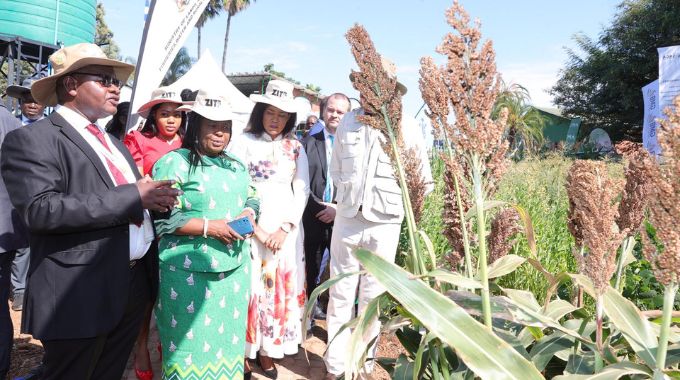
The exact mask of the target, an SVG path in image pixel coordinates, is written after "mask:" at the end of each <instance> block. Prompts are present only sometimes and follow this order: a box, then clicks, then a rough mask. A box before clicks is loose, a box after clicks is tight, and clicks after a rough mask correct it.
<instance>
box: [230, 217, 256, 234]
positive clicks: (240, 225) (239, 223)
mask: <svg viewBox="0 0 680 380" xmlns="http://www.w3.org/2000/svg"><path fill="white" fill-rule="evenodd" d="M227 224H229V227H231V228H232V229H233V230H234V231H236V233H237V234H239V235H241V236H243V237H246V236H248V235H250V234H252V233H253V232H255V230H254V229H253V225H252V224H251V223H250V219H248V217H247V216H244V217H243V218H238V219H234V220H232V221H231V222H229V223H227Z"/></svg>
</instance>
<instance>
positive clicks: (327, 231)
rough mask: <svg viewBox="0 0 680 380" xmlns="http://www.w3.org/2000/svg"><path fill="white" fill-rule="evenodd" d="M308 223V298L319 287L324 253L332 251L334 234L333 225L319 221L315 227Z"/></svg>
mask: <svg viewBox="0 0 680 380" xmlns="http://www.w3.org/2000/svg"><path fill="white" fill-rule="evenodd" d="M310 224H311V223H306V224H305V225H304V227H305V242H304V248H305V267H306V268H305V270H306V273H305V275H306V279H307V296H308V297H309V295H310V294H312V292H313V291H314V289H315V288H316V286H317V285H318V284H317V282H316V280H317V278H318V277H319V267H320V266H321V259H322V258H323V252H324V251H325V250H326V249H328V251H329V252H330V249H331V236H332V234H333V224H326V223H322V222H321V221H317V222H316V223H314V225H310Z"/></svg>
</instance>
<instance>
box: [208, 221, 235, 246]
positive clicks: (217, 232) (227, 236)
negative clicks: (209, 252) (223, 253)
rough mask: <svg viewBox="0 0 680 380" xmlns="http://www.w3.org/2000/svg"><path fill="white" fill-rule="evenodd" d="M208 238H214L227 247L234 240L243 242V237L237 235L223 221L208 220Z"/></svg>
mask: <svg viewBox="0 0 680 380" xmlns="http://www.w3.org/2000/svg"><path fill="white" fill-rule="evenodd" d="M207 223H208V236H210V237H212V238H215V239H217V240H219V241H221V242H222V243H224V244H225V245H229V244H231V243H233V242H234V241H236V240H243V239H244V238H243V236H241V235H239V234H238V233H237V232H236V231H234V229H233V228H231V227H230V226H229V224H227V221H226V220H225V219H216V220H209V221H208V222H207Z"/></svg>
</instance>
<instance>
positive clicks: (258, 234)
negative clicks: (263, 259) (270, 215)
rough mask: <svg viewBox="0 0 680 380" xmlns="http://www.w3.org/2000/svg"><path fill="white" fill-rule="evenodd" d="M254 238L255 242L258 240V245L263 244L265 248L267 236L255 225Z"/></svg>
mask: <svg viewBox="0 0 680 380" xmlns="http://www.w3.org/2000/svg"><path fill="white" fill-rule="evenodd" d="M255 238H256V239H257V240H259V242H260V243H262V244H265V246H266V242H267V239H269V234H268V233H267V232H265V230H263V229H262V228H260V226H259V225H257V224H256V225H255Z"/></svg>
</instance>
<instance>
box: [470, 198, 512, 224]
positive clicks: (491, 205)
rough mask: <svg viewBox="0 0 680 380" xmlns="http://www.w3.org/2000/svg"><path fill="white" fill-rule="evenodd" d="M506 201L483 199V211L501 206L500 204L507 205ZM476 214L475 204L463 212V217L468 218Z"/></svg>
mask: <svg viewBox="0 0 680 380" xmlns="http://www.w3.org/2000/svg"><path fill="white" fill-rule="evenodd" d="M508 204H509V203H508V202H505V201H485V202H484V207H483V209H484V211H487V210H491V209H493V208H496V207H501V206H506V205H508ZM475 215H477V206H472V207H470V209H469V210H468V212H467V213H466V214H465V219H466V220H468V219H470V218H472V217H473V216H475Z"/></svg>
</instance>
